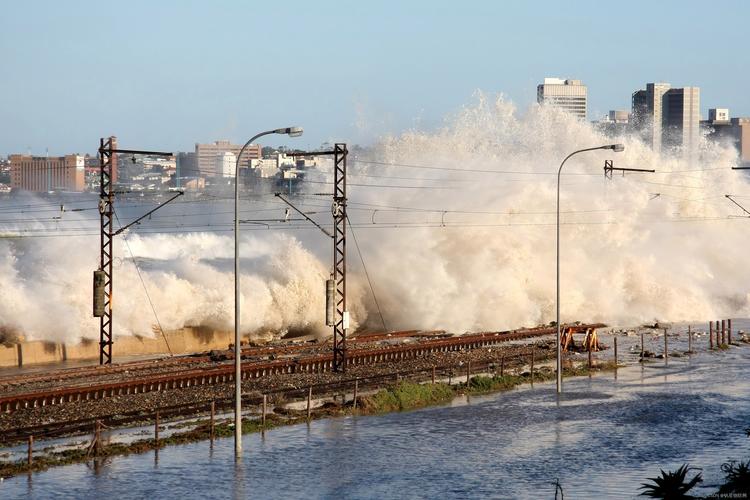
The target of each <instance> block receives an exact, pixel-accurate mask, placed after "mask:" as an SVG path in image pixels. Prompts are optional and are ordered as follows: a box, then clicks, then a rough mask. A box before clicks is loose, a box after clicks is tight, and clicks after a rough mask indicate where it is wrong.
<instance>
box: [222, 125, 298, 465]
mask: <svg viewBox="0 0 750 500" xmlns="http://www.w3.org/2000/svg"><path fill="white" fill-rule="evenodd" d="M271 134H286V135H288V136H289V137H299V136H301V135H302V129H301V128H300V127H286V128H277V129H275V130H268V131H266V132H261V133H260V134H257V135H255V136H253V137H252V138H250V140H249V141H247V142H246V143H245V145H244V146H242V149H240V152H239V154H238V155H237V161H236V162H235V165H234V455H235V458H237V459H239V458H241V457H242V363H241V361H242V360H241V354H242V352H241V349H240V237H239V236H240V217H239V205H240V187H239V186H240V182H239V177H240V158H241V157H242V153H244V152H245V148H247V147H248V146H249V145H250V144H251V143H253V142H254V141H255V140H256V139H258V138H259V137H263V136H264V135H271Z"/></svg>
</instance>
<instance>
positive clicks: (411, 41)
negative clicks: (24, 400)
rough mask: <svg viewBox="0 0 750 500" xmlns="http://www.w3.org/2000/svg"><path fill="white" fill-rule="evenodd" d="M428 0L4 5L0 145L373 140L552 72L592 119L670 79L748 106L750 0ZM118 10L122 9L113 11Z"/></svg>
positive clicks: (520, 96)
mask: <svg viewBox="0 0 750 500" xmlns="http://www.w3.org/2000/svg"><path fill="white" fill-rule="evenodd" d="M429 5H430V8H429V9H428V8H427V4H426V3H423V2H414V3H411V4H409V5H407V6H397V5H396V4H382V5H381V4H379V5H370V6H347V9H346V11H345V13H343V14H342V11H343V9H341V8H338V7H340V6H339V4H337V3H330V2H329V3H323V4H316V5H306V4H304V3H295V2H290V3H286V4H284V5H282V6H254V7H253V8H252V9H250V8H249V7H247V6H245V5H244V4H242V3H240V2H231V1H228V2H223V3H220V4H218V5H217V6H215V7H212V8H207V7H204V8H198V9H182V8H180V7H181V4H176V3H164V4H160V5H149V4H147V3H145V2H135V3H133V4H132V5H131V6H130V8H129V9H128V11H127V12H124V11H123V12H119V11H117V10H115V9H110V10H107V9H102V8H101V6H97V5H96V4H93V3H88V2H82V3H77V4H75V5H57V4H54V3H51V2H38V3H35V4H31V5H27V4H13V5H9V6H7V7H6V9H5V10H6V13H5V14H6V16H5V17H6V20H7V25H6V27H5V29H4V30H3V32H2V33H0V40H2V43H1V44H0V46H1V47H2V51H3V61H4V62H5V64H4V74H3V78H2V80H0V87H2V92H0V96H1V97H0V99H1V101H0V108H1V109H3V110H4V111H5V113H4V120H3V121H2V124H1V125H0V154H1V155H7V154H10V153H15V152H17V153H26V152H27V151H28V150H29V149H30V150H31V152H32V154H36V155H41V154H44V152H45V150H46V149H47V148H49V152H50V154H51V155H60V154H68V153H71V152H79V153H86V152H91V151H92V150H94V149H95V147H96V141H98V138H99V137H102V136H107V135H109V134H114V135H117V136H118V137H119V138H120V139H121V141H122V142H123V144H129V145H133V146H137V147H144V148H151V149H169V150H173V151H189V150H191V149H192V147H191V146H192V145H193V144H194V143H195V142H209V141H213V140H218V139H227V140H230V141H232V142H235V143H237V142H239V143H241V142H243V140H244V139H246V138H247V137H248V136H250V135H252V134H253V133H255V132H257V131H259V130H262V129H266V128H272V127H277V126H287V125H300V126H303V127H304V128H305V136H304V137H303V138H301V140H299V141H295V146H298V147H315V146H317V145H319V144H320V143H322V142H325V141H336V140H345V141H347V142H349V143H351V144H355V143H359V144H364V145H367V144H371V143H373V142H374V141H376V140H377V139H378V138H379V137H382V136H386V135H397V134H399V133H401V132H402V131H404V130H408V129H414V128H416V129H424V130H428V131H429V130H433V129H435V128H436V127H439V126H441V124H442V123H443V119H444V117H446V116H449V115H450V114H452V113H455V112H457V111H458V110H459V109H460V108H461V107H462V106H464V105H466V104H467V103H470V102H471V101H472V95H473V93H474V92H475V91H476V90H482V91H484V92H487V93H490V94H494V93H503V94H504V95H505V96H507V98H508V99H509V100H512V101H513V102H514V103H515V104H516V106H517V109H518V111H519V112H521V113H523V112H524V111H525V110H526V109H528V107H529V106H530V105H532V103H534V102H535V97H536V96H535V93H536V85H537V84H538V83H539V81H542V79H543V78H544V77H547V76H559V77H561V78H571V79H580V80H582V81H584V82H585V83H586V85H587V86H588V88H589V119H596V118H599V117H600V116H603V115H604V114H606V113H607V111H609V110H610V109H628V108H629V107H630V106H629V103H630V99H631V94H632V92H634V91H635V90H637V89H639V88H641V86H642V85H643V84H644V82H659V81H668V82H671V83H672V84H673V85H675V86H696V87H700V88H701V116H702V117H704V118H705V117H706V116H707V110H708V109H709V108H717V107H719V108H724V107H726V108H729V109H730V111H731V113H732V115H733V116H747V115H750V102H748V97H747V95H746V93H745V88H744V85H743V83H742V82H743V81H744V79H745V77H746V73H747V69H745V68H744V67H743V65H742V61H743V55H742V47H743V45H742V29H743V26H742V20H743V19H745V18H746V17H747V16H746V15H743V13H746V14H747V13H750V7H748V6H747V5H745V4H744V3H741V2H726V3H722V4H719V5H716V6H711V7H710V8H708V7H705V6H701V5H700V4H699V3H698V2H680V4H679V5H680V7H681V8H680V9H674V8H672V7H673V6H674V4H673V3H671V2H667V3H665V4H659V5H650V6H649V7H648V8H649V13H650V15H649V16H639V15H638V13H639V12H641V11H642V8H645V6H646V5H648V4H647V3H645V2H631V3H629V4H628V5H627V6H600V5H598V4H596V3H594V2H578V3H577V8H575V9H568V10H566V9H565V7H564V6H561V5H557V4H554V3H543V5H541V6H540V5H539V4H535V5H533V6H527V5H493V4H484V3H477V4H474V5H472V6H471V8H467V9H464V10H460V11H456V10H455V8H454V7H453V6H451V5H449V4H447V3H437V4H433V3H430V4H429ZM540 7H541V8H544V9H545V11H546V12H547V13H548V14H549V15H548V16H545V18H544V19H541V18H539V17H538V16H537V15H536V13H537V10H538V8H540ZM396 14H398V15H396ZM107 16H111V18H112V19H113V22H111V23H108V22H102V20H103V19H106V18H107ZM552 19H554V20H556V21H555V22H553V21H551V20H552ZM696 19H700V24H699V23H698V22H697V21H696ZM666 20H669V22H666ZM574 21H575V22H576V26H577V28H576V30H575V32H570V30H569V29H568V28H567V27H568V26H569V25H570V23H571V22H574ZM636 21H637V22H636ZM71 24H72V25H74V26H76V27H77V29H73V30H71V29H70V26H71ZM712 26H716V27H720V28H721V46H720V47H719V46H715V45H712V44H707V43H706V37H705V36H704V35H702V34H701V30H700V28H703V27H705V30H707V31H709V30H710V29H711V27H712ZM716 29H717V30H718V29H719V28H716ZM32 35H33V36H32ZM594 41H595V42H596V43H592V42H594ZM519 44H521V49H522V50H521V49H518V48H517V47H519ZM154 47H158V50H153V48H154ZM550 47H554V50H550ZM511 48H512V50H509V49H511ZM719 50H720V51H721V54H722V56H723V57H721V58H717V57H715V55H716V51H719ZM686 56H689V57H686ZM108 60H109V61H112V63H111V64H110V65H107V64H106V62H107V61H108ZM243 60H246V61H247V62H248V63H247V65H245V66H243V65H241V64H238V63H239V62H240V61H243ZM63 61H64V62H63ZM687 61H689V63H687ZM99 74H105V75H107V77H106V85H105V84H103V83H102V77H99V76H97V75H99ZM52 75H55V76H52ZM57 75H59V76H57ZM71 122H75V123H76V126H75V127H71V126H70V123H71ZM280 144H284V143H283V142H278V143H277V142H274V141H273V140H271V141H269V142H268V143H267V144H266V143H264V145H272V146H277V145H280Z"/></svg>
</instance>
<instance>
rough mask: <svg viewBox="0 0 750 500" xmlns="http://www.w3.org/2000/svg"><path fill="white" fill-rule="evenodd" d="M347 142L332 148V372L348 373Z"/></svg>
mask: <svg viewBox="0 0 750 500" xmlns="http://www.w3.org/2000/svg"><path fill="white" fill-rule="evenodd" d="M347 154H348V151H347V149H346V144H340V143H339V144H336V145H335V146H334V150H333V168H334V174H333V179H334V180H333V206H332V211H333V281H334V283H335V287H336V307H335V313H336V315H335V319H334V325H333V371H335V372H346V333H347V330H348V329H349V311H347V310H346V156H347Z"/></svg>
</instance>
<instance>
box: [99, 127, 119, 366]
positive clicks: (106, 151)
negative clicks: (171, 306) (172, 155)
mask: <svg viewBox="0 0 750 500" xmlns="http://www.w3.org/2000/svg"><path fill="white" fill-rule="evenodd" d="M115 141H116V139H115V138H114V137H110V138H108V139H107V140H106V141H105V140H104V139H100V142H99V166H100V170H101V178H100V182H101V186H100V190H99V214H100V216H101V232H100V239H101V241H100V250H101V251H100V260H99V270H101V271H104V275H105V281H104V314H103V315H102V316H101V318H99V320H100V323H99V325H100V328H99V364H100V365H104V364H111V363H112V257H113V256H112V239H113V237H114V226H113V220H112V218H113V211H112V198H113V196H114V193H113V189H112V183H113V175H112V174H113V163H114V162H115V161H117V160H116V159H115V155H114V150H115V149H116V147H117V144H116V142H115Z"/></svg>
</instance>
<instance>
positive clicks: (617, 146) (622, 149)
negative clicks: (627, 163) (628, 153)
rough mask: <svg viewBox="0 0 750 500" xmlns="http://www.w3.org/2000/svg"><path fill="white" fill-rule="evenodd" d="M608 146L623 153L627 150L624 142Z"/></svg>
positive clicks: (616, 151)
mask: <svg viewBox="0 0 750 500" xmlns="http://www.w3.org/2000/svg"><path fill="white" fill-rule="evenodd" d="M607 147H608V148H611V149H612V151H614V152H615V153H622V152H623V151H625V145H624V144H612V145H611V146H607Z"/></svg>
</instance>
